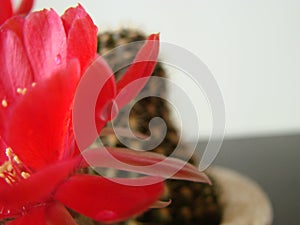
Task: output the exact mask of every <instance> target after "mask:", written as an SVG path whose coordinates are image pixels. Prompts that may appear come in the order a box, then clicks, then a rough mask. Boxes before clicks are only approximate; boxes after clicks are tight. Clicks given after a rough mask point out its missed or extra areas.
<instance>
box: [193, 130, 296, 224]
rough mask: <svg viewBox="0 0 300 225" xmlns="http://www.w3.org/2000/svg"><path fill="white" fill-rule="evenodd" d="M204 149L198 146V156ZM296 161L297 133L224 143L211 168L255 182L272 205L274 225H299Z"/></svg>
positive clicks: (203, 146)
mask: <svg viewBox="0 0 300 225" xmlns="http://www.w3.org/2000/svg"><path fill="white" fill-rule="evenodd" d="M205 145H206V142H201V143H200V144H199V146H198V150H199V154H201V150H202V149H204V148H205ZM299 160H300V133H299V134H298V135H288V136H280V135H278V136H269V137H267V136H266V137H251V138H240V139H227V140H225V141H224V143H223V146H222V148H221V151H220V153H219V155H218V156H217V158H216V160H215V161H214V163H213V165H222V166H226V167H228V168H232V169H235V170H237V171H239V172H241V173H243V174H245V175H248V176H249V177H251V178H253V179H254V180H256V181H257V182H258V183H259V184H260V185H261V187H262V188H263V189H264V190H265V192H266V193H267V194H268V196H269V197H270V199H271V202H272V204H273V209H274V223H273V225H299V224H300V193H299V192H300V179H299V178H300V173H299V171H300V163H299Z"/></svg>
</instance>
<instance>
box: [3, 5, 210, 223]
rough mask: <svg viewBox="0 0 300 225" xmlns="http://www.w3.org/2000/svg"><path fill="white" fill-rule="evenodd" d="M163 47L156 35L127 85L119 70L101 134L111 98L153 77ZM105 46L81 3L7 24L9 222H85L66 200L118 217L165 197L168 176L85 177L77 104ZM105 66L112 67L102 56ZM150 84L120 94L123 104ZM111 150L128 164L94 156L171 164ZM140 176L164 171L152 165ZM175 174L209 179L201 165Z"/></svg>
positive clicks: (95, 215) (107, 95) (108, 91)
mask: <svg viewBox="0 0 300 225" xmlns="http://www.w3.org/2000/svg"><path fill="white" fill-rule="evenodd" d="M23 2H27V3H28V2H29V1H23ZM158 43H159V36H158V35H155V34H154V35H150V36H149V38H148V40H147V41H146V43H145V44H144V46H143V47H142V48H141V50H140V51H139V53H138V54H137V56H136V59H138V58H145V57H146V58H148V59H150V60H151V61H150V62H149V61H147V62H143V63H136V64H133V65H132V66H130V68H129V69H128V70H127V72H126V73H125V74H124V77H123V78H122V79H121V80H120V81H119V82H118V83H116V82H115V80H114V77H113V76H112V75H113V74H112V72H111V77H110V79H109V80H108V82H107V84H106V85H105V86H104V87H103V89H102V90H101V92H100V95H99V98H98V100H97V105H96V110H95V111H96V113H95V121H96V124H97V128H98V130H99V131H101V129H102V128H103V126H104V125H105V123H106V122H107V120H109V119H111V118H107V120H103V118H102V119H101V118H99V116H97V113H99V112H103V110H109V109H107V107H105V106H106V105H107V103H108V102H109V101H111V100H112V99H114V98H115V96H116V95H117V94H118V92H120V91H121V90H122V89H123V88H124V87H125V86H126V85H127V84H128V83H130V82H132V81H134V80H136V79H138V78H140V77H148V76H150V74H151V73H152V71H153V69H154V66H155V63H153V59H154V60H155V59H156V58H157V54H158ZM96 48H97V27H96V26H95V25H94V24H93V22H92V20H91V18H90V16H89V15H88V14H87V13H86V12H85V10H84V9H83V8H82V7H81V6H80V5H79V6H77V7H76V8H70V9H68V10H67V11H66V12H65V13H64V15H63V16H62V17H59V16H58V15H57V14H56V12H54V11H53V10H43V11H39V12H33V13H30V14H29V15H28V16H27V17H25V18H24V17H21V16H15V17H12V18H11V19H8V20H7V21H6V22H5V23H4V24H3V25H2V26H1V27H0V101H1V105H0V220H1V219H12V220H10V221H9V222H7V225H23V224H24V225H25V224H26V225H30V224H38V225H39V224H41V225H42V224H67V225H68V224H76V223H75V221H74V220H73V218H72V217H71V215H70V214H69V211H68V210H67V208H66V206H67V207H68V208H71V209H73V210H75V211H77V212H79V213H82V214H84V215H86V216H88V217H90V218H92V219H94V220H97V221H101V222H116V221H120V220H124V219H126V218H128V217H131V216H133V215H136V214H138V213H140V212H142V211H144V210H146V209H147V208H149V207H150V206H151V205H153V204H154V203H155V202H156V201H157V200H158V199H159V197H160V195H161V193H162V190H163V180H162V179H161V178H158V177H155V176H146V177H142V178H137V179H127V181H126V184H127V185H124V184H122V182H120V181H122V179H121V178H115V179H107V178H104V177H101V176H96V175H87V174H80V173H77V171H78V170H79V169H81V168H83V167H87V166H88V163H87V162H86V161H85V159H84V158H83V156H82V154H79V152H80V151H79V150H78V147H77V144H76V142H75V138H74V134H73V121H72V110H73V108H72V107H73V101H74V95H75V92H76V87H77V85H78V83H79V81H80V79H81V77H82V75H83V74H84V72H85V71H86V69H87V68H88V66H89V65H90V64H91V63H92V62H93V60H94V59H96V58H97V57H98V56H97V54H96ZM98 59H99V58H98ZM97 62H98V64H99V67H100V68H103V70H106V71H110V68H108V66H107V65H106V64H105V62H104V61H103V60H102V61H101V58H100V60H97ZM100 75H101V74H100ZM141 88H142V87H139V88H137V89H136V90H132V91H131V92H130V93H129V96H130V97H128V96H126V97H124V98H123V99H121V100H118V102H117V104H118V106H119V108H120V107H122V106H124V105H125V104H126V103H128V101H130V99H131V98H132V97H134V96H135V95H136V94H137V92H138V91H139V90H140V89H141ZM108 151H109V152H110V154H111V155H113V156H114V157H116V158H118V159H120V160H121V161H122V162H124V163H125V164H126V165H128V166H119V165H115V164H114V163H110V161H109V159H107V158H105V155H103V153H101V152H100V153H99V152H93V151H92V152H90V153H89V154H88V155H87V156H88V157H91V158H94V159H95V160H96V161H97V162H96V163H95V164H99V166H105V167H110V166H111V167H113V168H117V169H124V170H130V171H132V170H134V169H132V168H130V165H140V166H143V165H149V164H151V163H156V162H160V161H162V160H164V157H163V156H160V155H156V154H151V153H145V154H143V153H137V152H135V151H133V150H127V149H108ZM95 157H96V158H95ZM176 164H179V160H175V159H174V160H173V159H168V160H166V161H165V162H164V163H162V164H161V167H160V168H161V171H159V173H160V174H158V175H159V176H160V177H164V176H167V173H165V172H164V170H165V169H166V170H167V169H168V168H172V167H173V166H174V165H176ZM138 172H142V173H144V174H148V175H156V173H157V171H155V170H153V169H151V168H148V167H147V169H145V170H144V171H138ZM174 178H178V179H188V180H195V181H207V178H206V176H205V175H204V174H203V173H200V172H198V171H197V169H196V168H194V167H192V166H191V165H185V166H184V167H183V168H182V169H181V170H180V171H178V172H177V173H176V174H175V175H174ZM149 182H150V183H151V184H148V185H143V186H141V185H137V184H141V183H149Z"/></svg>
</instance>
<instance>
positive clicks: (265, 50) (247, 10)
mask: <svg viewBox="0 0 300 225" xmlns="http://www.w3.org/2000/svg"><path fill="white" fill-rule="evenodd" d="M77 2H78V1H73V0H69V1H61V0H51V1H50V0H48V1H45V0H43V1H42V0H38V1H37V3H36V6H35V9H41V8H45V7H46V8H49V7H52V8H54V9H56V10H57V11H58V12H59V13H60V14H61V13H63V11H64V9H66V8H67V7H68V6H74V5H76V3H77ZM80 2H81V4H82V5H83V6H84V7H85V8H86V10H87V11H88V12H89V13H90V14H91V16H92V18H93V19H94V21H95V24H97V25H98V26H99V29H100V31H105V30H108V29H117V28H119V27H122V26H123V27H136V28H140V29H143V30H144V31H146V32H149V33H156V32H160V33H161V40H162V41H164V42H170V43H173V44H177V45H179V46H181V47H184V48H186V49H188V50H189V51H191V52H193V53H194V54H196V55H197V56H198V57H199V58H200V59H201V60H202V61H203V62H204V63H205V64H206V65H207V66H208V67H209V69H210V70H211V72H212V73H213V75H214V77H215V79H216V80H217V83H218V85H219V86H220V89H221V91H222V93H223V97H224V101H225V106H226V113H227V114H226V126H227V127H226V130H227V131H226V136H227V137H230V138H231V137H236V136H259V135H269V134H271V135H272V134H278V133H280V134H281V133H283V134H284V133H294V132H300V104H299V103H300V102H299V100H300V99H299V97H300V92H299V85H300V78H299V77H300V76H299V75H300V63H299V62H300V1H297V0H294V1H293V0H280V1H276V0H269V1H264V0H251V1H250V0H249V1H247V0H239V1H234V0H227V1H223V0H219V1H216V0H210V1H196V0H194V1H192V0H184V1H174V0H173V1H171V0H165V1H159V0H151V1H140V0H127V1H115V0H110V1H108V0H107V1H102V0H101V1H96V0H82V1H80ZM180 79H181V80H180ZM175 80H176V82H181V83H182V82H183V81H182V78H180V77H178V78H176V79H175ZM183 83H184V82H183ZM187 89H192V88H189V87H187ZM190 95H191V96H193V101H195V102H197V108H198V109H199V112H200V117H201V118H200V120H201V121H200V124H199V127H200V131H201V134H203V135H204V136H206V135H208V134H209V130H210V128H211V118H210V114H209V109H208V105H207V104H206V103H205V101H204V98H203V96H200V95H201V93H200V94H199V93H194V92H191V93H190ZM176 99H177V100H178V99H179V102H180V101H184V100H182V99H181V100H180V98H178V97H177V98H176ZM182 114H183V116H184V117H185V118H186V119H185V121H186V122H185V125H187V127H188V125H189V123H193V122H194V121H193V119H192V118H189V117H188V111H187V112H182ZM184 131H185V134H186V136H187V138H189V139H193V134H194V133H195V131H193V130H189V129H188V128H185V129H184Z"/></svg>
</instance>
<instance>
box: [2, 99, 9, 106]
mask: <svg viewBox="0 0 300 225" xmlns="http://www.w3.org/2000/svg"><path fill="white" fill-rule="evenodd" d="M1 104H2V106H3V107H4V108H6V107H7V106H8V103H7V101H6V100H5V99H3V100H2V102H1Z"/></svg>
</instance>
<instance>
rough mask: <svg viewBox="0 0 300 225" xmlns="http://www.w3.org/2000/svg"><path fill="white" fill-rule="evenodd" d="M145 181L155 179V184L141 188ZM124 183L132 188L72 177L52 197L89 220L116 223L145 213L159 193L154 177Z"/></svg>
mask: <svg viewBox="0 0 300 225" xmlns="http://www.w3.org/2000/svg"><path fill="white" fill-rule="evenodd" d="M149 179H155V180H156V182H153V183H155V184H152V185H147V186H141V185H143V183H144V182H146V183H148V182H149ZM126 180H128V181H127V182H131V183H132V186H129V185H122V184H119V182H120V180H116V179H115V180H108V179H105V178H103V177H100V176H89V175H77V176H73V177H71V178H70V179H69V180H68V182H66V183H64V184H63V185H62V186H61V187H60V188H59V190H58V191H57V193H56V195H55V198H56V199H58V200H59V201H61V202H62V203H64V204H65V205H67V206H68V207H70V208H72V209H74V210H76V211H78V212H80V213H82V214H84V215H86V216H88V217H90V218H92V219H95V220H98V221H102V222H116V221H121V220H125V219H127V218H129V217H132V216H134V215H136V214H138V213H141V212H143V211H145V210H146V209H148V208H149V207H150V206H151V205H152V204H154V203H155V202H156V200H157V199H158V198H159V197H160V195H161V193H162V191H163V183H162V182H158V180H157V179H156V178H152V177H144V178H138V179H126ZM114 181H115V182H114ZM121 182H123V181H121Z"/></svg>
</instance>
